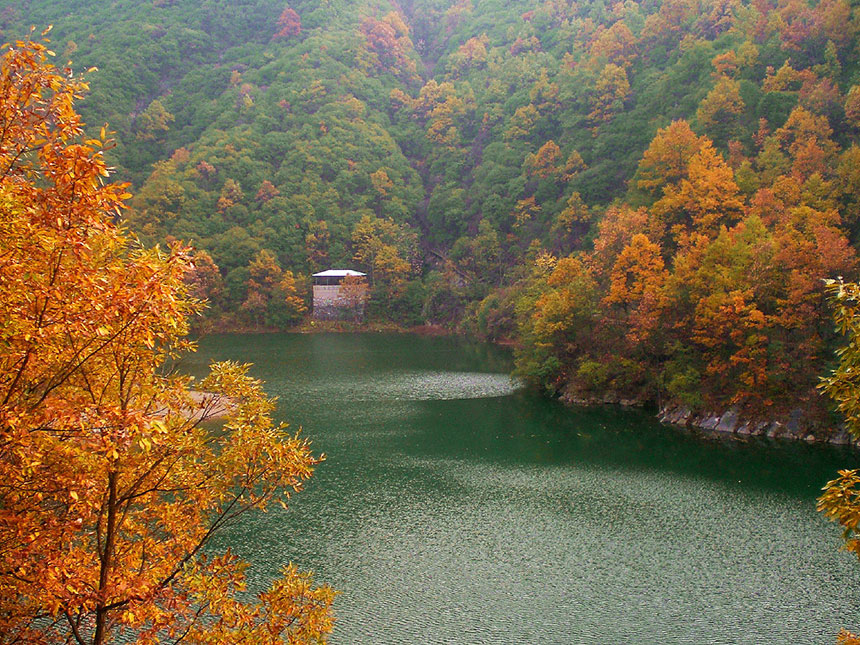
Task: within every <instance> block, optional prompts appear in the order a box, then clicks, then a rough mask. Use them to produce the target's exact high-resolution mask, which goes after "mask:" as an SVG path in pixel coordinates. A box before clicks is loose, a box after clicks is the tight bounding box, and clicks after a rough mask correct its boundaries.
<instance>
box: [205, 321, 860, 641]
mask: <svg viewBox="0 0 860 645" xmlns="http://www.w3.org/2000/svg"><path fill="white" fill-rule="evenodd" d="M207 356H209V357H215V358H233V359H237V360H242V361H252V362H255V363H256V367H255V369H254V373H255V374H256V375H258V376H260V377H261V378H263V379H265V380H266V382H267V388H268V389H269V391H270V392H271V393H272V394H275V395H277V396H278V397H279V411H280V413H281V414H282V415H283V417H284V418H285V419H286V420H289V421H290V422H291V423H293V424H294V425H296V426H298V425H301V426H303V427H304V433H305V435H306V436H308V437H310V438H311V439H312V441H313V444H314V447H315V449H316V450H317V451H324V452H326V453H327V455H328V459H327V461H326V462H325V463H324V464H323V465H322V466H321V467H320V468H319V469H318V471H317V473H316V474H315V475H314V478H313V479H312V481H311V482H310V485H309V486H308V489H307V490H306V491H304V492H302V493H301V494H300V495H298V496H296V497H295V498H294V500H293V504H292V506H291V508H290V509H289V511H287V512H280V511H278V512H275V511H273V512H270V513H268V514H265V515H257V516H253V517H248V518H247V519H246V521H245V522H244V523H243V524H242V525H241V526H238V527H235V529H233V530H232V532H231V533H230V534H229V535H226V536H224V538H223V540H224V542H225V543H229V544H230V545H231V546H232V547H233V548H234V549H235V550H236V551H237V552H239V553H240V555H242V556H244V557H247V558H248V559H250V560H251V561H252V562H253V566H252V568H251V570H250V581H251V583H252V585H255V586H256V587H257V588H262V587H263V586H264V585H265V583H266V581H268V580H269V579H271V577H272V576H273V575H274V574H275V573H276V572H277V570H278V568H279V566H280V565H281V564H283V563H285V562H287V561H290V560H292V561H294V562H296V563H297V564H298V565H299V566H300V567H302V568H309V569H313V570H315V571H316V573H317V576H318V577H319V578H320V579H324V580H326V581H328V582H330V583H331V584H333V585H334V586H335V587H337V588H338V589H340V590H341V591H342V592H343V593H342V595H341V596H339V597H338V600H337V605H336V606H337V617H338V623H337V628H336V631H335V635H334V637H333V639H332V642H333V643H334V644H335V645H338V644H340V645H351V644H354V643H357V644H361V643H368V644H371V643H372V644H376V643H380V644H389V643H416V644H417V643H422V644H423V643H464V644H465V643H515V642H516V643H520V642H522V643H559V644H561V643H602V642H618V643H633V642H638V643H679V644H680V643H726V644H728V643H751V644H752V643H761V642H779V643H801V644H802V643H827V642H833V641H834V638H833V635H834V634H835V632H836V631H838V629H839V627H841V626H847V627H852V626H853V627H855V628H857V627H858V626H860V614H858V609H860V606H858V598H860V594H858V591H860V571H858V566H857V564H856V561H855V559H853V558H852V557H851V556H850V555H848V554H844V553H839V552H838V551H837V550H836V547H837V545H838V542H839V539H838V530H837V529H836V528H835V527H834V526H832V525H828V524H827V523H825V522H824V521H823V520H822V519H821V518H820V517H818V516H817V515H816V513H815V511H814V500H815V496H816V495H817V492H818V489H819V488H820V486H821V485H822V484H823V483H824V482H825V481H826V480H827V479H828V478H829V477H831V476H832V474H833V473H834V472H835V470H836V469H837V468H839V467H847V466H852V465H857V464H856V461H857V460H856V456H855V454H854V453H851V452H849V451H847V450H844V449H841V448H835V447H828V446H823V447H822V446H807V445H791V444H775V443H769V442H763V441H750V442H744V443H742V442H726V441H719V440H714V439H712V438H707V437H704V438H703V437H694V436H690V435H688V434H685V433H681V432H679V431H677V430H674V429H671V428H666V427H662V426H659V425H658V424H656V423H655V422H654V421H653V419H652V418H651V416H650V415H649V414H646V413H642V412H631V411H624V410H619V409H616V408H599V409H586V410H571V409H567V408H564V407H562V406H560V405H558V404H556V403H555V402H552V401H547V400H545V399H543V398H540V397H538V396H535V395H534V394H533V393H531V392H529V391H527V390H523V389H521V388H519V387H518V385H517V384H516V383H515V382H512V381H511V380H510V379H509V378H508V377H507V376H506V375H505V374H506V371H507V370H508V369H509V367H510V364H509V358H508V357H507V355H506V354H505V353H504V352H502V351H500V350H498V349H497V348H492V347H486V346H475V345H469V344H467V343H463V342H461V341H458V340H456V339H446V338H442V339H438V338H437V339H427V338H415V337H408V336H390V335H339V336H325V335H317V336H289V335H269V336H265V335H264V336H220V337H215V338H211V339H207V340H206V341H205V342H204V343H203V350H202V352H201V356H199V357H197V358H195V359H194V360H193V361H191V362H189V363H188V368H189V369H191V370H192V371H198V370H201V369H202V368H203V363H204V362H205V358H206V357H207Z"/></svg>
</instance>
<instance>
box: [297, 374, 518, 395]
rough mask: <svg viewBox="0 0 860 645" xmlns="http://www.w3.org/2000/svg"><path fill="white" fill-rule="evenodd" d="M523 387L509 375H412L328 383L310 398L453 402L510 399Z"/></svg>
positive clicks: (320, 384) (317, 387)
mask: <svg viewBox="0 0 860 645" xmlns="http://www.w3.org/2000/svg"><path fill="white" fill-rule="evenodd" d="M522 387H523V384H522V382H520V381H519V380H517V379H514V378H512V377H510V376H508V375H507V374H488V373H484V372H441V371H440V372H431V371H413V372H386V373H382V374H376V375H373V376H350V377H342V378H335V379H328V380H325V381H322V382H317V383H315V384H314V386H313V387H312V388H310V389H309V391H308V394H310V395H312V396H315V397H318V398H325V399H330V400H331V399H333V400H337V401H450V400H460V399H487V398H493V397H499V396H509V395H510V394H513V393H514V392H516V391H517V390H518V389H520V388H522Z"/></svg>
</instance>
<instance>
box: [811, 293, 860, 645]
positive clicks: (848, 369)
mask: <svg viewBox="0 0 860 645" xmlns="http://www.w3.org/2000/svg"><path fill="white" fill-rule="evenodd" d="M827 290H828V293H829V296H830V302H831V304H832V305H833V307H834V309H835V311H834V319H835V321H836V328H837V329H838V330H839V332H840V333H841V334H842V335H843V336H845V337H846V339H847V341H848V342H847V344H846V345H844V346H843V347H841V348H840V349H839V350H837V352H836V355H837V356H838V357H839V364H838V365H837V367H836V369H834V370H833V372H832V373H831V374H830V375H829V376H827V377H826V378H824V379H823V380H822V383H821V386H820V387H821V389H822V390H823V391H824V393H825V394H827V395H828V396H829V397H830V398H831V399H833V401H834V403H835V404H836V408H837V409H838V410H839V411H840V412H841V413H842V415H843V416H844V418H845V421H846V424H847V427H848V431H849V432H850V433H851V436H852V437H853V438H854V439H855V440H857V439H860V380H858V374H860V351H858V350H860V284H857V283H853V282H843V281H842V280H841V279H840V280H830V281H828V284H827ZM818 510H819V512H821V513H823V514H824V516H825V517H827V519H829V520H832V521H834V522H837V523H838V524H839V525H840V526H842V528H843V529H844V530H843V532H842V539H843V540H844V541H845V546H844V549H845V550H846V551H850V552H851V553H853V554H854V555H856V556H857V557H858V558H860V470H858V469H856V468H855V469H850V470H849V469H845V470H840V471H839V477H837V478H836V479H833V480H832V481H829V482H827V485H826V486H825V487H824V492H823V493H822V495H821V497H819V498H818ZM837 640H838V642H839V643H842V644H843V645H856V643H858V642H860V638H858V636H857V635H855V634H852V633H850V632H848V631H847V630H844V629H843V630H842V631H841V632H840V633H839V636H838V639H837Z"/></svg>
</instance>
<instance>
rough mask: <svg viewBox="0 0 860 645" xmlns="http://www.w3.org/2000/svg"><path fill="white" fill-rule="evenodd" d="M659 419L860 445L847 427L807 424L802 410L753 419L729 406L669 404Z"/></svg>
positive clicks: (713, 429) (741, 434)
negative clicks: (697, 409)
mask: <svg viewBox="0 0 860 645" xmlns="http://www.w3.org/2000/svg"><path fill="white" fill-rule="evenodd" d="M657 419H658V420H659V421H660V422H661V423H665V424H669V425H674V426H680V427H683V428H687V429H695V430H699V431H702V432H708V433H713V434H718V435H723V436H728V437H736V438H746V437H766V438H768V439H786V440H791V441H805V442H807V443H832V444H835V445H842V446H847V445H851V446H854V447H858V448H860V441H858V440H857V439H854V438H853V437H852V436H851V434H850V433H849V432H848V430H847V429H846V428H844V427H842V428H836V429H834V428H827V427H823V426H819V427H809V426H807V425H806V424H804V422H803V414H802V411H801V410H800V409H795V410H793V411H792V412H791V414H789V416H788V418H787V419H785V420H783V421H773V420H771V421H751V420H749V419H745V418H744V417H743V416H741V414H740V413H739V411H738V409H737V408H729V409H728V410H726V411H725V412H723V413H722V414H720V413H713V412H703V413H694V412H693V411H691V410H690V409H689V408H685V407H683V406H667V407H664V408H663V409H661V410H660V412H659V413H658V414H657Z"/></svg>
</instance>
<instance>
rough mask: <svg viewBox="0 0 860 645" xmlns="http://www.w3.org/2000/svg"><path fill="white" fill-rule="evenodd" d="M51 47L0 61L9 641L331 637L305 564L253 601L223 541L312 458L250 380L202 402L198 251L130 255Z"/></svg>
mask: <svg viewBox="0 0 860 645" xmlns="http://www.w3.org/2000/svg"><path fill="white" fill-rule="evenodd" d="M49 56H50V52H48V51H47V49H46V47H45V45H44V44H42V43H39V42H34V41H32V40H27V41H23V42H17V43H15V44H14V45H13V46H11V47H10V46H6V47H5V52H4V53H3V54H2V59H0V310H2V312H3V315H2V322H0V643H79V644H83V643H88V644H97V643H105V642H110V641H114V640H117V639H121V640H122V641H123V642H136V643H155V642H162V643H164V642H180V641H181V642H189V643H192V642H193V643H216V642H217V643H233V642H240V641H241V642H243V643H306V642H320V641H323V640H324V639H325V635H326V634H327V633H328V632H329V631H330V630H331V627H332V617H331V614H330V605H331V602H332V599H333V592H332V590H331V589H330V588H329V587H326V586H323V587H314V586H313V584H312V581H311V579H310V577H309V575H307V574H303V573H299V572H298V571H296V569H295V568H294V567H292V566H287V567H285V568H284V569H283V571H282V577H281V578H279V579H277V580H275V582H274V583H273V584H272V587H271V588H270V589H269V590H268V591H266V592H264V593H261V594H260V595H259V597H258V598H257V599H255V600H254V599H250V600H249V599H248V596H247V595H246V594H244V593H243V592H244V590H245V586H244V581H243V569H244V566H245V565H244V564H243V563H242V562H241V561H240V560H239V559H238V558H237V557H236V556H234V555H233V554H231V553H230V552H229V551H228V552H227V553H224V554H215V553H211V552H210V551H208V550H206V545H207V543H208V542H209V540H210V538H211V537H212V536H213V535H215V534H216V533H217V532H218V531H219V530H220V529H222V528H223V527H225V526H227V525H228V524H229V523H230V522H231V521H233V520H235V519H236V518H237V517H239V516H240V515H241V514H242V513H244V512H245V511H247V510H249V509H254V508H265V507H266V506H267V505H269V504H270V503H273V502H274V503H277V502H281V503H284V502H285V501H286V499H287V498H288V497H289V494H290V493H291V492H292V491H295V490H298V489H300V488H301V486H302V482H303V481H304V480H305V479H306V478H307V477H308V476H309V475H310V474H311V472H312V469H313V467H314V465H315V464H317V463H318V459H316V458H315V457H314V456H312V454H311V452H310V450H309V447H308V444H307V442H306V441H304V440H303V439H301V438H300V437H299V436H298V435H292V434H288V433H287V432H286V429H285V427H284V426H280V425H277V424H275V423H274V422H273V421H272V420H271V417H270V413H271V411H272V408H273V403H272V401H271V400H269V399H267V398H266V397H265V396H264V394H263V392H262V389H261V386H260V383H259V382H257V381H255V380H253V379H252V378H250V377H249V376H248V375H247V368H246V366H241V365H236V364H232V363H223V364H216V365H214V366H213V368H212V371H211V374H210V375H209V376H208V377H207V378H206V379H204V380H203V381H202V382H201V383H199V384H197V385H196V386H195V387H197V388H198V389H199V390H201V391H207V392H212V393H218V394H221V395H223V396H226V397H229V401H231V402H232V403H231V405H230V411H229V414H228V416H227V419H226V422H225V425H224V427H223V429H221V430H219V431H217V432H215V431H211V430H206V429H204V428H203V427H202V426H201V421H202V420H203V419H206V418H207V417H209V416H211V415H212V412H213V406H214V402H213V398H212V397H211V396H203V397H200V396H197V397H196V398H195V397H193V396H192V393H191V391H190V387H191V384H192V382H191V379H190V378H188V377H183V376H180V375H177V374H173V373H171V372H170V371H169V370H167V369H166V368H165V365H167V364H169V363H170V362H171V360H172V359H173V358H174V357H175V356H176V355H177V353H178V352H181V351H184V350H186V349H190V345H189V344H188V343H187V342H185V341H183V340H182V338H183V336H184V334H185V332H186V330H187V323H186V316H188V315H189V314H193V313H195V312H197V311H198V310H199V308H200V303H199V302H197V301H195V300H194V299H193V298H192V297H191V296H190V295H189V294H188V287H187V286H185V284H186V283H185V280H184V278H185V277H186V275H187V273H188V272H189V270H190V269H191V259H190V256H189V253H188V251H187V249H182V248H179V247H174V248H172V249H171V250H170V251H168V252H165V251H162V250H160V249H158V248H155V249H149V250H147V249H143V248H139V247H138V246H137V245H135V244H134V243H132V242H131V241H130V240H129V238H128V236H127V235H126V234H124V232H123V231H122V229H121V228H118V227H117V226H116V225H115V224H114V217H115V216H118V214H119V213H120V209H121V208H122V206H123V202H124V200H126V199H127V198H128V197H129V195H128V194H127V193H126V192H125V191H126V187H125V186H124V185H122V184H111V183H107V182H106V181H105V178H106V177H107V176H108V174H109V173H108V168H107V166H106V165H105V161H104V158H103V155H102V150H103V148H105V147H106V146H107V145H109V140H107V139H106V134H105V132H104V131H102V133H101V136H100V137H99V138H98V139H89V140H82V126H83V124H82V123H81V121H80V119H79V117H78V115H77V114H76V113H75V110H74V101H75V99H77V98H78V97H79V96H80V95H81V93H82V92H84V91H85V90H86V89H87V86H86V83H85V82H84V81H83V80H82V79H80V78H79V77H76V76H74V75H73V74H72V72H71V70H69V69H58V68H55V67H54V66H52V65H51V64H50V63H49Z"/></svg>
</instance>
